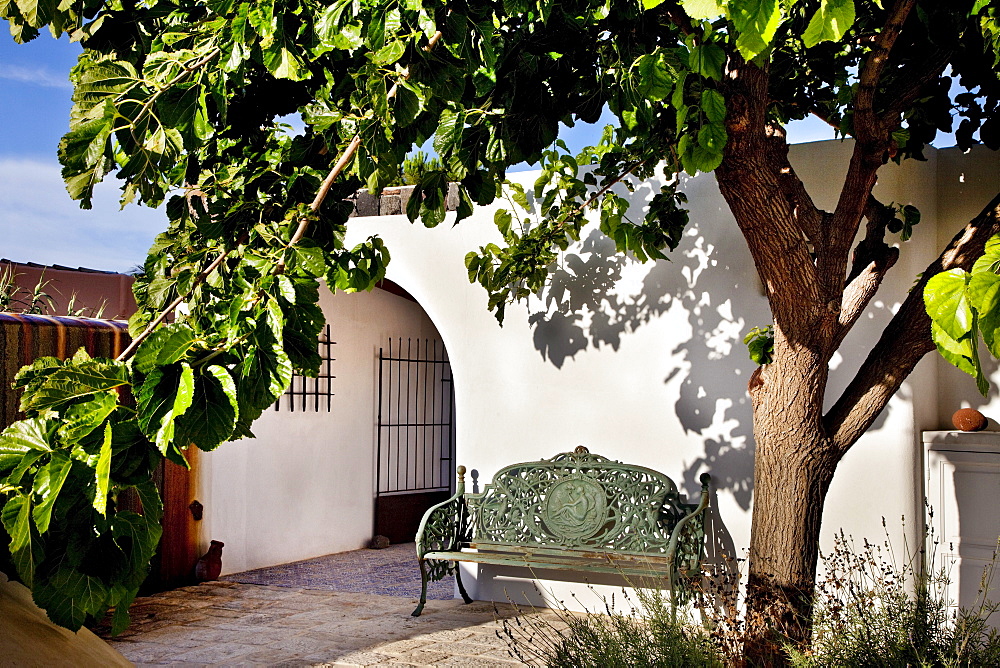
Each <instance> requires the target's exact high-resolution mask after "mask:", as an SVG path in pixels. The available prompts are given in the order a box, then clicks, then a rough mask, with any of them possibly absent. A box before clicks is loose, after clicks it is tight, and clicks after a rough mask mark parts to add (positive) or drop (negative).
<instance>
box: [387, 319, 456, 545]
mask: <svg viewBox="0 0 1000 668" xmlns="http://www.w3.org/2000/svg"><path fill="white" fill-rule="evenodd" d="M393 343H394V341H393V340H392V339H390V340H389V345H388V352H386V350H385V349H384V348H380V349H379V373H378V385H379V391H378V397H379V407H378V440H377V451H376V478H375V482H376V486H375V535H382V536H386V537H387V538H388V539H389V540H390V541H391V542H393V543H404V542H409V541H412V540H413V537H414V535H416V532H417V526H418V525H419V524H420V518H421V517H423V514H424V511H425V510H427V508H429V507H430V506H432V505H434V504H435V503H440V502H441V501H444V500H445V499H447V498H448V497H449V496H450V495H451V494H452V490H453V488H454V479H455V475H454V473H455V462H454V445H455V438H454V433H455V432H454V422H453V419H452V416H453V413H454V405H455V393H454V388H453V387H452V380H451V365H450V364H449V363H448V353H447V351H445V349H444V345H443V344H441V343H440V342H438V341H428V340H426V339H424V340H423V341H421V340H420V339H417V340H416V341H414V340H413V339H407V340H406V341H405V343H404V341H403V339H402V338H399V339H397V340H396V342H395V344H396V345H395V346H393Z"/></svg>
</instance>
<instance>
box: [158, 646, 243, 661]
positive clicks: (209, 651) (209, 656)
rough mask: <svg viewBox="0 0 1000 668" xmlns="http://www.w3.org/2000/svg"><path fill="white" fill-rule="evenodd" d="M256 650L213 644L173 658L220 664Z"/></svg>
mask: <svg viewBox="0 0 1000 668" xmlns="http://www.w3.org/2000/svg"><path fill="white" fill-rule="evenodd" d="M256 650H257V648H256V647H255V646H252V645H243V644H240V643H233V642H227V643H213V644H212V645H209V646H204V647H199V648H198V649H192V650H187V651H185V652H182V653H178V654H177V655H176V656H175V657H173V658H174V660H176V661H187V662H189V663H210V664H220V663H224V662H226V661H227V660H228V659H235V658H238V657H241V656H243V655H245V654H250V653H251V652H254V651H256Z"/></svg>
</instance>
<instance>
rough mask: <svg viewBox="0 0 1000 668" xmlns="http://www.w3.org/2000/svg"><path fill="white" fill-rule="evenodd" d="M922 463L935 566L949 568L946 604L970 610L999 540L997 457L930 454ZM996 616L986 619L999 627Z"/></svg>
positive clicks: (999, 596)
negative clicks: (931, 514)
mask: <svg viewBox="0 0 1000 668" xmlns="http://www.w3.org/2000/svg"><path fill="white" fill-rule="evenodd" d="M927 464H928V466H927V473H928V480H927V501H928V502H929V503H930V504H931V507H932V509H933V511H934V519H933V521H932V526H933V528H934V532H935V536H936V538H937V539H938V540H939V544H938V545H937V548H936V549H937V559H936V566H937V567H939V568H940V567H941V566H945V567H948V568H950V574H949V575H950V578H951V581H952V582H951V586H950V592H949V597H950V598H951V599H952V601H953V602H954V603H955V604H956V605H958V606H961V607H964V608H968V607H972V606H974V605H976V604H977V603H976V598H977V594H979V589H980V582H981V580H982V577H983V569H984V568H985V567H987V566H988V565H989V564H990V563H991V560H992V557H993V551H994V550H995V549H996V547H997V539H998V537H1000V454H998V453H995V452H969V451H962V452H958V451H948V450H930V451H929V452H928V453H927ZM997 571H998V572H997V573H996V574H995V577H994V578H993V583H992V587H991V589H990V592H989V596H990V598H991V599H992V600H1000V567H998V568H997ZM996 617H997V615H994V619H993V620H991V621H992V623H993V625H994V626H1000V620H998V619H995V618H996Z"/></svg>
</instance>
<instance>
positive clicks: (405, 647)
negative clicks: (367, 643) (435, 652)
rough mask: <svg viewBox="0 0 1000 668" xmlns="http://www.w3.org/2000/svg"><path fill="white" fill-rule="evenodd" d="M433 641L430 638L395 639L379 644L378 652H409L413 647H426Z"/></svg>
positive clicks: (399, 653)
mask: <svg viewBox="0 0 1000 668" xmlns="http://www.w3.org/2000/svg"><path fill="white" fill-rule="evenodd" d="M432 642H433V641H431V640H417V639H410V640H396V641H395V642H390V643H385V644H380V645H379V646H378V652H379V653H380V654H398V655H403V654H409V653H410V652H412V651H413V650H415V649H419V648H421V647H426V646H428V645H430V644H431V643H432Z"/></svg>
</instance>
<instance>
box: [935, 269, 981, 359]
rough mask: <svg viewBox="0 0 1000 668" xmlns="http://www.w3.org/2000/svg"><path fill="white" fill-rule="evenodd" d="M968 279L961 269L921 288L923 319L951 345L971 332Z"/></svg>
mask: <svg viewBox="0 0 1000 668" xmlns="http://www.w3.org/2000/svg"><path fill="white" fill-rule="evenodd" d="M969 279H970V276H969V274H968V273H967V272H965V271H963V270H962V269H951V270H949V271H944V272H941V273H940V274H938V275H936V276H934V277H932V278H931V279H930V280H929V281H927V285H926V286H925V287H924V306H925V307H926V309H927V315H929V316H930V317H931V320H933V321H934V322H935V323H937V325H938V326H939V327H940V328H941V329H942V330H943V331H944V332H945V333H946V334H947V335H948V336H949V337H951V338H952V339H954V340H955V341H961V340H962V339H963V338H965V337H966V336H968V334H969V332H970V331H972V308H971V307H970V305H969V290H968V286H969Z"/></svg>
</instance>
